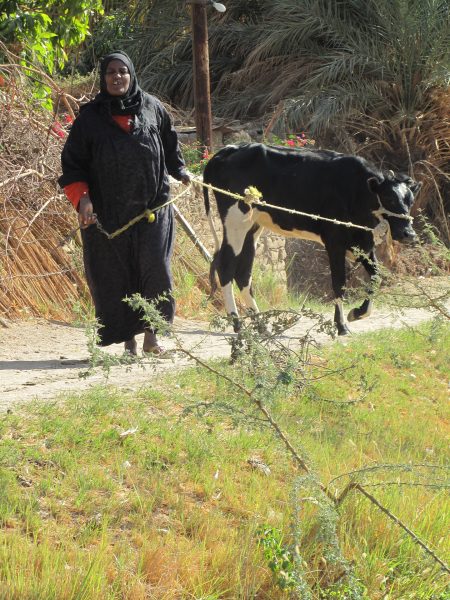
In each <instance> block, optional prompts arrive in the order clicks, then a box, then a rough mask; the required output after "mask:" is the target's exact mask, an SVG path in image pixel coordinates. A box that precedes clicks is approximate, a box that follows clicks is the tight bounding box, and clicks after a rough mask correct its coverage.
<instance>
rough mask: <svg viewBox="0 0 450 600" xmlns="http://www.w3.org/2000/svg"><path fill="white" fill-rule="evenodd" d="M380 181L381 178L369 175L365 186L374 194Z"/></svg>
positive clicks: (381, 181)
mask: <svg viewBox="0 0 450 600" xmlns="http://www.w3.org/2000/svg"><path fill="white" fill-rule="evenodd" d="M382 183H383V180H382V179H378V177H369V179H368V180H367V187H368V188H369V190H370V191H371V192H374V193H375V194H376V193H377V192H378V189H379V187H380V185H381V184H382Z"/></svg>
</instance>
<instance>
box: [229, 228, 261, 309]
mask: <svg viewBox="0 0 450 600" xmlns="http://www.w3.org/2000/svg"><path fill="white" fill-rule="evenodd" d="M261 231H262V228H261V227H258V226H257V225H255V226H254V227H252V229H251V230H250V231H249V232H248V233H247V235H246V236H245V240H244V245H243V246H242V251H241V253H240V255H239V257H238V260H237V265H236V275H235V280H236V283H237V286H238V288H239V291H240V293H241V297H242V300H243V302H244V304H245V306H246V308H247V309H248V310H250V311H252V312H255V313H258V312H259V308H258V305H257V304H256V301H255V298H254V296H253V289H252V269H253V262H254V260H255V253H256V242H257V240H258V237H259V235H260V233H261Z"/></svg>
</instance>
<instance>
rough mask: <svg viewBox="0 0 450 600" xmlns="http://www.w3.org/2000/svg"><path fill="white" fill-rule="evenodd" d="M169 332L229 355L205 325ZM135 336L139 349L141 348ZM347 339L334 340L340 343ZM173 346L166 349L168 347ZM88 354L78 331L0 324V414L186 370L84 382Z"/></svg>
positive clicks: (383, 319)
mask: <svg viewBox="0 0 450 600" xmlns="http://www.w3.org/2000/svg"><path fill="white" fill-rule="evenodd" d="M429 318H431V314H430V312H428V311H424V310H419V309H408V310H407V311H405V312H404V314H402V315H401V316H399V315H395V314H393V313H389V312H387V311H383V310H376V311H374V313H373V314H372V316H371V317H370V318H369V319H367V320H364V321H360V322H358V323H352V324H351V329H352V332H353V334H358V333H360V332H367V331H375V330H377V329H381V328H385V327H402V326H405V325H409V326H413V325H416V324H417V323H419V322H421V321H424V320H427V319H429ZM5 325H6V326H5ZM311 326H312V321H309V320H308V319H302V321H301V323H299V324H298V325H297V326H295V327H294V328H292V329H290V330H289V331H288V332H287V333H286V335H285V336H284V342H285V343H286V344H288V345H289V344H294V345H295V342H296V339H298V337H299V336H300V335H302V334H304V333H305V331H306V330H307V329H309V328H310V327H311ZM174 332H175V334H176V335H177V337H178V338H179V339H180V340H181V343H182V345H183V347H184V348H186V349H190V350H191V351H192V352H193V353H194V354H195V355H197V356H199V357H202V358H214V357H217V358H219V357H226V356H229V354H230V345H229V341H230V337H231V336H232V335H233V334H232V333H230V332H227V333H223V334H222V333H217V332H211V331H209V328H208V324H207V323H201V322H195V321H185V320H182V319H176V320H175V327H174ZM142 337H143V336H138V343H139V344H142ZM328 339H329V338H328V337H326V336H325V334H319V335H318V336H317V341H318V342H319V343H323V342H325V341H326V340H328ZM346 339H347V338H344V339H343V338H339V341H340V342H343V343H345V340H346ZM173 344H174V342H173V341H172V340H170V339H169V340H167V341H165V346H166V347H168V348H171V347H173ZM106 351H107V352H108V353H110V354H115V355H120V354H122V345H119V344H117V345H113V346H111V347H109V348H107V349H106ZM88 356H89V353H88V350H87V341H86V335H85V332H84V330H83V329H82V328H76V327H72V326H69V325H66V324H61V323H56V322H49V321H44V320H34V321H20V322H9V323H8V322H5V323H4V325H3V326H2V325H1V324H0V412H3V411H5V410H7V409H12V408H13V407H17V406H18V404H19V403H21V402H24V401H27V400H31V399H35V398H38V399H50V398H55V397H57V396H58V394H60V393H64V392H78V391H81V390H85V389H87V388H90V387H92V386H94V385H98V384H108V385H112V386H116V387H118V388H121V389H124V390H127V391H130V390H134V389H138V388H140V387H142V386H147V385H149V383H151V381H152V379H153V380H154V378H155V377H157V376H158V374H159V373H162V372H164V371H174V370H177V369H181V368H184V367H185V366H187V365H188V364H189V362H188V360H187V359H186V358H184V357H177V358H176V359H175V360H174V361H172V360H169V359H165V360H162V359H159V360H152V361H149V360H146V361H144V366H145V368H142V366H139V365H132V366H131V367H126V366H115V367H112V369H111V371H110V373H109V377H108V379H107V380H106V379H105V372H104V370H103V369H101V368H97V369H96V370H95V371H94V373H93V374H92V375H90V376H88V377H87V378H80V376H79V375H80V373H83V372H85V371H86V370H87V367H88V361H87V359H88Z"/></svg>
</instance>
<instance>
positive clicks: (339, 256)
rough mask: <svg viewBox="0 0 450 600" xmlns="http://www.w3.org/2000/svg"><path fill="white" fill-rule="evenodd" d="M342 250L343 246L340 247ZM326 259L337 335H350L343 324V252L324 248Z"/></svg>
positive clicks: (333, 248)
mask: <svg viewBox="0 0 450 600" xmlns="http://www.w3.org/2000/svg"><path fill="white" fill-rule="evenodd" d="M342 248H344V246H342ZM326 249H327V253H328V258H329V261H330V270H331V284H332V286H333V292H334V297H335V307H334V323H335V325H336V329H337V331H338V335H347V334H349V333H350V330H349V328H348V327H347V325H346V323H345V317H344V308H343V300H344V290H345V250H344V249H343V250H342V251H341V250H340V249H336V247H335V246H334V247H331V248H329V247H328V246H326Z"/></svg>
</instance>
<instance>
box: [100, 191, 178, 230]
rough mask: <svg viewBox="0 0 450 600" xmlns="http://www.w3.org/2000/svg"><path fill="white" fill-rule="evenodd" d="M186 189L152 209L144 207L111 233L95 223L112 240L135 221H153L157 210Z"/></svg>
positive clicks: (174, 199) (172, 201)
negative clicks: (142, 210)
mask: <svg viewBox="0 0 450 600" xmlns="http://www.w3.org/2000/svg"><path fill="white" fill-rule="evenodd" d="M188 191H189V188H188V187H186V189H185V190H183V191H182V192H180V193H179V194H177V195H176V196H175V197H174V198H171V199H170V200H168V201H167V202H165V203H164V204H161V206H157V207H156V208H154V209H153V210H151V209H150V208H146V209H145V210H144V212H142V213H141V214H139V215H137V217H133V219H131V221H128V223H126V224H125V225H124V226H123V227H120V228H119V229H116V230H115V231H113V232H112V233H108V232H107V231H106V230H105V229H103V226H102V225H101V223H99V222H98V221H97V223H96V225H97V228H98V229H99V230H100V231H101V232H102V233H103V234H105V235H106V237H107V238H108V240H112V239H113V238H115V237H117V236H118V235H120V234H121V233H123V232H124V231H126V230H127V229H129V228H130V227H132V226H133V225H135V224H136V223H138V222H139V221H141V220H142V219H147V221H148V222H149V223H153V222H154V220H155V219H156V217H155V213H156V212H158V210H161V209H162V208H164V207H165V206H169V204H173V203H174V202H176V201H177V200H179V199H180V198H181V196H183V195H184V194H186V193H187V192H188Z"/></svg>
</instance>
